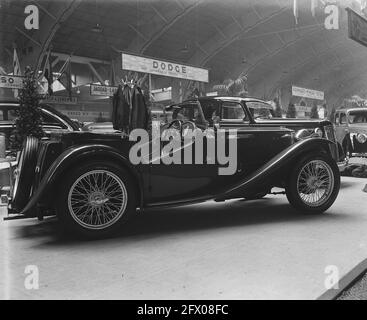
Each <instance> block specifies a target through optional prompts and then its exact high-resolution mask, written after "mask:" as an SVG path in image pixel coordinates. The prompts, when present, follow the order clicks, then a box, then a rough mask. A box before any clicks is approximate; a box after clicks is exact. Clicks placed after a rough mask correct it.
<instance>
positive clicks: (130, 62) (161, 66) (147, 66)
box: [122, 53, 209, 82]
mask: <svg viewBox="0 0 367 320" xmlns="http://www.w3.org/2000/svg"><path fill="white" fill-rule="evenodd" d="M122 69H123V70H131V71H137V72H143V73H150V74H156V75H160V76H166V77H172V78H179V79H186V80H193V81H200V82H209V70H208V69H203V68H198V67H193V66H188V65H184V64H180V63H175V62H169V61H163V60H158V59H152V58H146V57H141V56H136V55H131V54H127V53H122Z"/></svg>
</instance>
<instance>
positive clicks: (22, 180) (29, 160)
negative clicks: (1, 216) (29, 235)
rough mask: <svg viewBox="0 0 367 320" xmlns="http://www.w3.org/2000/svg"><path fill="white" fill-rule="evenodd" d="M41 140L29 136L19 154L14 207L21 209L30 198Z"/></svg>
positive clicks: (13, 197) (13, 196) (15, 174)
mask: <svg viewBox="0 0 367 320" xmlns="http://www.w3.org/2000/svg"><path fill="white" fill-rule="evenodd" d="M38 146H39V142H38V139H37V138H35V137H27V139H26V140H25V142H24V144H23V149H22V151H21V152H20V155H19V161H18V165H17V168H16V169H15V173H14V176H15V181H14V188H13V195H12V208H13V209H15V210H17V211H21V210H22V209H23V208H24V207H25V206H26V204H27V203H28V200H29V198H30V193H31V189H32V184H33V180H34V176H35V170H36V164H37V153H38Z"/></svg>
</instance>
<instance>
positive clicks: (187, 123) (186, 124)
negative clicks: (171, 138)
mask: <svg viewBox="0 0 367 320" xmlns="http://www.w3.org/2000/svg"><path fill="white" fill-rule="evenodd" d="M181 128H182V129H181V130H182V134H181V136H182V137H184V136H186V134H187V131H188V130H191V131H192V132H194V131H195V130H196V129H197V126H196V124H195V122H193V121H185V122H184V123H183V124H182V127H181Z"/></svg>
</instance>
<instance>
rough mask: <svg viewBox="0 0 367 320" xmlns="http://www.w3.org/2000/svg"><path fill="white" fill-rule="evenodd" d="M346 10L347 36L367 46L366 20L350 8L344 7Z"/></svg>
mask: <svg viewBox="0 0 367 320" xmlns="http://www.w3.org/2000/svg"><path fill="white" fill-rule="evenodd" d="M346 10H347V12H348V33H349V38H351V39H353V40H355V41H357V42H358V43H360V44H361V45H363V46H365V47H367V20H366V19H365V18H363V17H362V16H360V15H359V14H357V13H356V12H354V11H353V10H352V9H350V8H346Z"/></svg>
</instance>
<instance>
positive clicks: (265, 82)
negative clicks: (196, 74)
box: [0, 0, 367, 104]
mask: <svg viewBox="0 0 367 320" xmlns="http://www.w3.org/2000/svg"><path fill="white" fill-rule="evenodd" d="M356 1H357V0H345V1H341V0H340V1H339V4H338V5H339V8H340V10H339V11H340V28H339V30H326V29H325V27H324V19H325V13H324V11H323V7H322V5H321V1H320V6H319V7H318V8H317V9H316V15H315V16H313V15H312V14H311V10H310V7H311V4H310V3H311V0H299V1H298V2H299V20H298V24H296V23H295V18H294V15H293V8H292V6H293V0H226V1H219V0H120V1H119V0H108V1H105V0H79V1H76V0H59V1H49V0H48V1H44V0H38V1H29V0H11V1H10V0H1V2H0V5H1V7H0V14H1V21H0V40H1V48H2V49H1V51H2V52H1V53H0V65H9V63H11V59H12V58H11V56H12V46H13V43H16V46H17V47H18V48H20V51H21V52H23V53H24V52H25V54H27V52H28V51H29V50H32V49H30V48H32V47H36V48H37V47H40V45H42V44H43V43H44V41H45V40H44V39H45V38H47V34H48V33H49V30H51V29H50V28H52V27H53V26H55V25H57V30H56V31H55V36H54V37H53V38H52V41H51V43H52V46H53V50H54V51H55V52H60V53H65V54H71V53H72V54H74V55H77V56H85V57H91V58H95V59H102V60H107V61H109V60H111V59H112V58H114V57H116V56H117V55H118V53H117V52H118V51H119V50H125V51H129V52H134V53H139V54H144V55H148V56H153V57H157V58H162V59H170V60H175V61H178V62H182V63H189V64H194V65H197V66H203V67H206V68H209V69H210V79H211V83H218V82H221V81H223V80H224V79H225V78H236V77H238V76H239V75H243V74H247V75H248V79H249V88H250V93H251V94H253V95H256V96H259V97H266V98H269V99H270V98H272V97H273V96H274V94H275V92H276V91H277V90H278V89H279V88H283V89H284V88H288V89H289V88H290V86H291V85H292V84H294V85H299V86H304V87H308V88H312V89H317V90H322V91H325V94H326V99H327V100H328V101H329V102H330V103H331V104H335V103H339V102H340V101H341V100H342V99H343V98H345V97H349V96H351V95H354V94H364V93H365V92H366V91H367V90H365V85H364V80H365V74H367V73H366V72H367V68H366V67H364V65H365V61H366V60H367V48H366V47H363V46H362V45H360V44H358V43H356V42H354V41H352V40H350V39H349V38H348V34H347V15H346V11H345V10H344V9H345V7H346V6H352V7H353V8H355V9H358V7H356ZM324 2H325V1H324ZM31 3H34V4H36V5H39V7H40V14H41V22H40V27H41V29H40V30H39V31H35V30H33V31H32V32H31V31H24V27H23V22H24V17H25V14H24V7H25V5H27V4H31ZM68 6H70V7H71V9H70V10H68V14H67V16H64V19H61V20H60V21H59V22H58V23H57V24H56V23H55V18H57V17H58V15H60V12H63V11H65V8H66V7H68ZM97 23H98V24H100V26H101V28H102V29H103V32H100V33H96V32H93V31H92V28H93V27H94V26H95V25H96V24H97ZM288 89H287V90H288Z"/></svg>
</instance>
